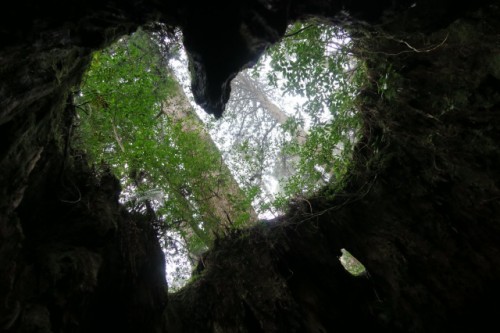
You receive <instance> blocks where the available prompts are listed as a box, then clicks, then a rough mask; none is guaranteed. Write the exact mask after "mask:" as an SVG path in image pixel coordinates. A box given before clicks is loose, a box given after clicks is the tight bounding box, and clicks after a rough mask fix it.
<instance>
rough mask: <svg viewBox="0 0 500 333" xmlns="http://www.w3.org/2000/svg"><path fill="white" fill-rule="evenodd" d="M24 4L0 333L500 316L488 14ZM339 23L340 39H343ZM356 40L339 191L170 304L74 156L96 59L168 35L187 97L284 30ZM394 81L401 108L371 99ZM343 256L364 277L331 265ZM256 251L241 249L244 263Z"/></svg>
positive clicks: (4, 62)
mask: <svg viewBox="0 0 500 333" xmlns="http://www.w3.org/2000/svg"><path fill="white" fill-rule="evenodd" d="M415 4H416V5H414V6H413V3H412V2H406V1H403V2H402V3H400V4H398V5H395V4H394V3H393V2H392V1H382V2H377V3H374V2H370V1H362V0H353V1H338V2H336V1H328V0H303V1H298V0H293V1H292V0H246V1H241V2H238V3H236V2H234V1H229V0H227V1H226V0H213V1H206V2H200V3H198V2H197V1H193V0H191V1H184V2H180V1H161V0H144V1H137V0H126V1H88V2H80V3H78V4H73V3H72V4H69V3H64V2H59V1H41V2H36V1H32V0H20V1H17V2H16V3H13V4H12V6H11V8H10V9H8V10H5V11H3V12H2V14H0V16H1V18H2V20H0V22H1V23H0V26H1V28H0V38H1V39H0V40H2V48H1V50H0V77H1V78H2V79H1V81H0V96H1V98H0V103H1V109H0V138H1V143H2V144H1V148H0V170H2V172H1V174H0V299H1V300H2V302H1V303H0V327H1V330H2V331H4V332H109V331H122V332H160V331H161V332H164V331H165V332H209V331H213V332H333V331H352V330H355V331H357V330H361V329H367V330H369V329H372V330H373V329H375V330H376V331H379V330H380V331H381V330H384V331H394V332H451V331H454V332H470V331H485V330H486V329H487V328H488V327H490V326H491V325H493V326H492V327H495V324H496V318H498V315H500V309H499V308H498V307H497V306H494V304H495V302H496V300H497V299H498V298H499V297H500V288H499V287H498V281H499V279H500V253H499V252H500V221H499V216H500V201H499V199H500V190H499V184H500V174H499V172H498V170H500V147H499V142H500V117H499V112H500V89H499V87H500V53H499V50H500V40H499V36H498V31H500V23H499V22H500V20H499V17H500V3H499V2H498V1H493V0H490V1H487V0H485V1H476V2H473V3H467V4H462V5H458V4H456V3H454V2H452V1H417V2H415ZM340 11H347V12H350V13H351V15H352V16H351V17H352V22H345V21H344V22H342V23H339V22H338V21H337V20H336V15H337V14H338V13H339V12H340ZM308 17H320V18H322V19H323V20H326V21H329V22H332V24H346V25H347V24H349V25H350V26H351V25H354V26H356V25H360V26H362V28H363V30H359V31H360V32H362V33H360V37H359V41H358V42H357V47H358V56H359V57H363V58H364V59H365V60H366V62H367V65H368V67H369V72H370V75H371V78H372V81H373V86H371V87H367V88H366V89H365V90H364V91H363V92H362V93H361V95H360V97H359V98H360V99H361V100H362V106H361V109H360V110H359V112H360V113H361V115H362V117H363V122H364V125H363V136H362V138H361V140H360V142H359V143H358V145H357V148H356V150H355V155H354V163H353V166H352V169H351V170H350V173H349V178H348V182H347V185H346V187H345V188H344V189H343V190H342V191H341V192H338V193H332V192H331V191H330V190H329V189H328V188H326V189H324V190H323V191H320V192H319V193H318V194H317V195H316V196H314V197H312V198H309V199H308V202H295V203H292V204H291V207H290V211H289V213H288V214H287V215H286V216H285V217H283V218H281V219H280V220H279V221H276V222H275V223H274V224H272V225H258V226H256V227H253V228H251V229H248V230H244V231H239V232H235V233H234V234H233V235H232V236H230V237H227V238H225V239H221V240H219V241H218V243H217V244H216V246H215V247H214V248H213V249H212V250H210V251H209V252H208V253H207V254H206V255H205V260H204V263H205V267H204V268H203V270H202V272H201V273H200V276H199V277H198V278H197V279H195V280H194V281H193V282H192V283H191V284H190V285H189V286H188V287H187V288H184V289H183V290H182V291H181V292H179V293H176V294H172V295H168V294H167V285H166V282H165V278H164V262H163V256H162V253H161V249H160V247H159V244H158V241H157V240H156V237H155V235H154V232H153V229H152V227H151V226H150V225H148V223H146V222H145V219H144V218H143V217H142V216H141V215H138V214H130V213H128V212H127V211H126V210H125V209H124V208H123V207H121V206H120V204H119V203H118V194H119V191H120V188H119V184H118V182H117V180H116V179H115V178H114V177H113V175H105V176H103V177H101V178H100V179H97V178H96V177H95V175H94V174H93V173H92V171H91V169H90V168H89V166H88V165H87V163H86V161H85V159H84V158H82V157H81V156H78V155H75V154H72V152H71V149H69V148H68V147H70V140H71V127H72V119H73V117H74V106H73V105H72V99H71V94H72V92H73V91H75V90H76V89H77V88H78V85H79V82H80V79H81V77H82V75H83V73H84V71H85V69H86V68H87V66H88V65H89V61H90V57H91V54H92V52H93V51H95V50H97V49H100V48H103V47H104V46H106V45H109V44H110V43H112V42H113V41H114V40H116V39H117V38H119V37H120V36H122V35H124V34H128V33H131V32H132V31H134V30H135V29H136V28H137V27H139V26H141V25H144V24H147V23H149V22H154V21H160V22H164V23H166V24H168V25H172V26H178V27H180V28H181V29H182V30H183V32H184V35H185V40H184V43H185V46H186V48H187V50H188V52H189V54H190V59H191V61H192V68H193V70H194V72H193V92H194V94H195V97H196V100H197V102H198V103H200V104H201V105H203V106H204V107H205V109H206V110H207V112H210V113H213V114H215V115H220V114H221V113H222V111H223V107H224V105H225V103H226V101H227V98H228V95H229V93H230V91H229V84H228V83H229V80H230V79H231V78H232V77H234V75H235V74H236V73H237V72H238V71H239V70H241V69H242V68H243V67H245V66H249V65H251V64H252V63H253V62H255V61H256V58H257V57H258V56H259V55H260V53H261V52H262V51H263V50H264V49H265V48H266V47H267V46H268V45H270V44H271V43H275V42H278V41H279V39H280V38H281V36H282V35H283V33H284V30H285V27H286V26H287V24H289V23H290V22H293V21H294V20H298V19H302V18H308ZM388 67H390V68H392V72H393V73H394V78H393V80H394V84H395V85H396V87H397V89H396V90H397V92H398V93H397V95H396V96H393V97H392V98H391V97H388V96H385V97H384V96H381V94H380V92H379V91H378V90H377V85H376V82H378V79H379V78H380V76H381V75H385V74H386V73H387V71H386V69H387V68H388ZM342 248H346V249H348V250H349V251H350V252H352V253H353V254H354V255H355V257H356V258H358V259H359V260H360V261H361V262H362V263H363V264H364V265H365V266H366V268H367V271H368V273H367V274H365V275H363V276H360V277H354V276H351V275H350V274H348V273H347V272H346V271H345V270H344V269H343V267H342V266H341V265H340V263H339V261H338V257H339V256H340V250H341V249H342ZM249 249H251V250H249Z"/></svg>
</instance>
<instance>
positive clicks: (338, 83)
mask: <svg viewBox="0 0 500 333" xmlns="http://www.w3.org/2000/svg"><path fill="white" fill-rule="evenodd" d="M287 36H288V37H285V38H284V40H283V41H282V42H281V43H279V44H277V45H275V46H274V47H272V48H271V49H270V51H269V54H268V56H269V57H270V63H271V66H272V68H273V70H274V71H273V72H272V73H270V74H269V75H268V78H267V79H268V82H269V84H271V85H274V86H275V87H276V88H281V89H282V90H283V91H284V93H285V94H290V95H298V96H302V97H303V98H304V102H303V103H302V105H301V106H300V110H301V111H302V112H304V113H305V114H306V115H307V117H308V118H309V122H310V128H309V133H308V136H307V138H306V140H305V142H299V140H298V139H297V133H298V127H299V126H303V124H304V120H303V119H300V118H294V119H291V120H289V121H288V122H287V124H286V125H285V126H282V128H283V129H284V130H285V131H286V132H288V133H289V134H290V137H291V138H293V139H292V140H285V141H286V142H285V143H284V148H283V152H284V153H285V154H287V155H289V156H298V157H299V159H298V162H296V166H295V167H296V173H295V175H293V176H291V177H289V178H288V179H284V180H283V184H282V188H283V190H284V191H283V192H282V193H281V194H280V195H279V196H278V198H277V200H276V201H275V203H274V205H275V206H276V207H283V205H284V204H285V202H286V201H287V200H286V199H287V198H290V197H293V196H295V195H307V194H308V193H309V194H310V193H311V192H312V191H315V190H317V189H318V187H319V186H321V185H324V184H326V183H329V184H330V186H341V180H342V177H343V175H344V174H345V173H346V171H347V167H348V164H349V160H350V156H351V154H352V149H353V146H354V143H355V141H356V133H357V131H358V129H359V128H360V119H359V117H358V116H357V113H356V112H355V108H356V105H355V99H356V94H357V92H358V91H359V89H360V87H361V86H362V85H363V83H364V82H365V76H366V75H365V72H364V69H363V65H362V63H360V62H359V61H356V60H355V59H354V57H353V56H352V55H351V54H350V52H349V50H350V40H349V38H348V36H347V35H346V33H345V32H344V31H341V30H339V28H338V27H333V26H327V25H322V24H315V23H309V24H302V23H297V24H295V25H293V26H291V27H290V29H289V31H288V33H287ZM280 85H282V86H280ZM325 115H326V116H325Z"/></svg>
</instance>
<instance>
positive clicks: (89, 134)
mask: <svg viewBox="0 0 500 333" xmlns="http://www.w3.org/2000/svg"><path fill="white" fill-rule="evenodd" d="M184 98H185V97H184V96H183V94H182V91H181V89H180V87H179V85H178V84H177V83H176V82H175V80H174V78H173V76H172V75H171V73H170V72H169V69H168V68H167V66H166V63H165V59H164V57H163V56H162V53H161V52H160V50H159V48H158V45H157V44H156V43H155V42H154V41H153V40H152V39H151V37H150V35H148V34H147V33H145V32H143V31H138V32H136V33H135V34H133V35H132V36H129V37H124V38H123V39H121V40H120V41H118V42H117V43H115V44H114V45H113V46H111V47H109V48H108V49H105V50H103V51H100V52H97V53H95V54H94V57H93V61H92V65H91V67H90V69H89V70H88V72H87V74H86V76H85V78H84V82H83V84H82V86H81V93H80V96H79V100H78V103H79V110H80V112H79V114H78V116H79V133H78V134H79V138H80V141H79V145H80V149H82V150H83V151H85V152H86V153H87V154H88V155H89V156H90V159H91V161H92V162H94V163H95V164H96V165H101V166H104V167H105V168H110V169H111V170H112V171H113V173H114V174H115V175H117V176H118V177H119V178H120V179H121V183H122V187H123V189H124V191H123V198H122V200H123V202H124V203H125V204H126V205H127V206H128V207H129V209H131V210H136V211H141V212H143V213H145V214H149V215H150V216H151V218H152V220H154V221H156V223H157V224H160V226H159V228H160V229H161V230H163V231H164V230H172V228H173V229H174V230H177V232H179V233H180V234H181V236H182V237H183V238H184V240H185V241H186V243H187V247H188V250H189V252H190V253H194V254H199V253H200V252H202V251H203V250H204V249H205V248H206V247H207V246H209V245H210V244H211V243H212V241H213V238H214V236H215V235H216V234H220V233H222V232H224V230H225V229H224V228H228V223H227V221H226V224H225V225H223V224H222V221H221V216H223V217H224V218H225V216H226V215H227V219H230V221H229V222H231V223H229V224H230V226H229V227H233V225H235V226H240V225H244V224H245V223H247V222H248V221H249V213H248V212H249V210H250V204H249V202H248V198H246V197H241V196H238V195H237V194H234V195H231V193H232V192H231V191H230V190H228V187H229V186H230V185H231V184H232V183H234V180H233V179H232V177H231V174H230V173H229V170H228V169H227V168H226V167H225V165H224V163H223V161H222V160H221V155H220V153H219V151H218V150H217V149H216V147H215V145H214V144H213V142H212V141H211V139H210V138H209V137H208V136H207V134H206V133H205V132H204V130H203V128H202V127H201V126H200V121H199V120H198V118H197V117H196V115H195V114H194V113H193V112H192V110H191V109H190V107H189V105H188V104H187V103H182V101H184ZM177 101H181V102H180V103H178V102H177ZM228 192H229V197H228V196H227V195H225V194H226V193H228ZM233 192H235V193H237V191H233ZM220 198H223V199H224V200H226V201H227V202H225V205H226V206H227V207H230V208H231V210H230V211H229V209H228V210H226V211H225V213H226V215H222V213H220V212H216V211H214V206H216V202H217V200H219V199H220ZM220 200H222V199H220ZM235 207H236V208H235Z"/></svg>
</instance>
